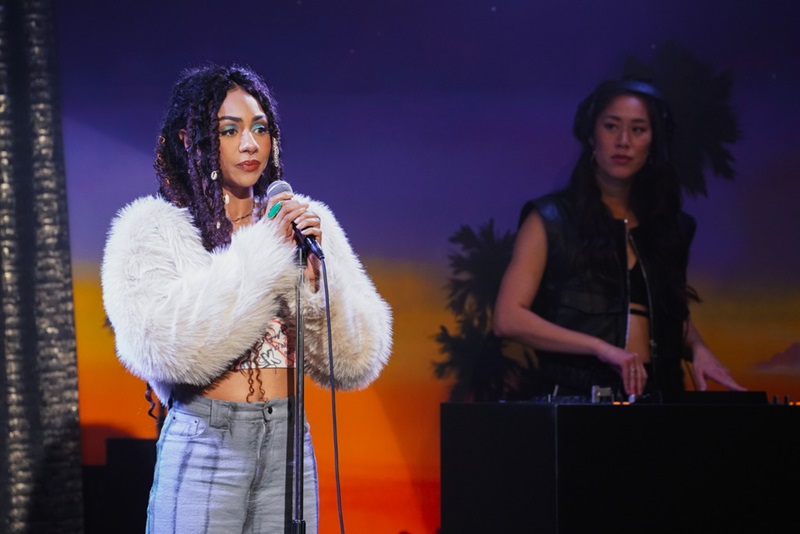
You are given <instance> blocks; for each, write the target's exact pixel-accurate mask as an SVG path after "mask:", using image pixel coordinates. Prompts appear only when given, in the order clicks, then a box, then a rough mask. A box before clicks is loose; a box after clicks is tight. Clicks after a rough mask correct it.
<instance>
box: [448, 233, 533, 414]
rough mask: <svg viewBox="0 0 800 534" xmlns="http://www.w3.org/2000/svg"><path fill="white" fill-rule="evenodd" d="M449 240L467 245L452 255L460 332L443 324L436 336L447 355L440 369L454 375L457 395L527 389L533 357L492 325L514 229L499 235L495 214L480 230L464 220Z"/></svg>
mask: <svg viewBox="0 0 800 534" xmlns="http://www.w3.org/2000/svg"><path fill="white" fill-rule="evenodd" d="M449 242H450V243H453V244H456V245H459V246H460V248H461V252H454V253H451V254H449V256H448V258H449V264H450V268H451V270H452V272H453V277H452V278H450V280H449V281H448V284H447V285H448V288H449V297H448V302H447V308H448V309H449V310H451V311H452V312H453V313H454V314H455V315H456V319H457V324H458V332H457V333H454V334H451V333H450V332H449V331H448V330H447V328H446V327H444V326H442V327H440V330H439V333H438V334H436V336H435V340H436V342H437V343H439V345H440V350H439V352H440V353H441V354H444V355H446V358H445V359H444V360H443V361H440V362H434V373H435V375H436V377H437V378H440V379H444V378H449V377H450V376H453V375H454V377H455V381H454V384H453V386H452V389H451V391H450V400H451V401H465V400H473V401H494V400H499V399H503V398H509V397H516V396H519V395H520V394H521V392H524V391H526V388H525V387H524V384H525V382H526V376H527V374H528V372H529V370H531V369H533V365H532V358H531V357H530V355H529V354H527V353H524V354H523V357H522V360H521V361H520V359H518V358H514V357H513V356H511V355H510V349H511V347H510V345H511V344H510V343H509V342H508V341H506V340H503V339H501V338H499V337H497V336H495V335H494V333H493V332H492V328H491V324H492V309H493V308H494V300H495V298H496V297H497V291H498V289H499V288H500V281H501V279H502V277H503V273H504V272H505V269H506V266H507V265H508V262H509V261H510V259H511V251H512V248H513V246H514V235H513V234H511V233H510V232H506V233H505V234H503V235H502V236H499V237H498V236H496V235H495V230H494V220H489V222H488V223H487V224H486V225H484V226H482V227H480V228H479V229H478V231H477V232H475V231H474V230H473V229H472V228H470V227H469V226H462V227H461V228H459V229H458V231H456V233H455V234H453V235H452V236H451V237H450V239H449Z"/></svg>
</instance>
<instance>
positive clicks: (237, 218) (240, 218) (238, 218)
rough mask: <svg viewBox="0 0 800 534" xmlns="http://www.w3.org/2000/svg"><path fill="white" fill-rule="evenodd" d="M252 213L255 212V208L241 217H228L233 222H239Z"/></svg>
mask: <svg viewBox="0 0 800 534" xmlns="http://www.w3.org/2000/svg"><path fill="white" fill-rule="evenodd" d="M252 214H253V210H250V212H249V213H245V214H244V215H242V216H241V217H236V218H235V219H231V218H230V217H228V220H229V221H230V222H232V223H235V222H239V221H241V220H242V219H246V218H248V217H250V216H251V215H252Z"/></svg>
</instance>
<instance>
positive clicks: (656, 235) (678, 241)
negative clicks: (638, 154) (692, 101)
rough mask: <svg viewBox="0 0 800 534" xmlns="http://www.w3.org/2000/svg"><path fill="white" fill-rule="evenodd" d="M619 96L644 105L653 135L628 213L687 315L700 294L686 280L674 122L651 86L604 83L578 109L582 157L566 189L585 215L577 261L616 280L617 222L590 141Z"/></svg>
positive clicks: (669, 290)
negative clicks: (673, 156)
mask: <svg viewBox="0 0 800 534" xmlns="http://www.w3.org/2000/svg"><path fill="white" fill-rule="evenodd" d="M621 95H633V96H636V97H638V98H640V99H641V100H642V101H643V102H644V104H645V105H646V107H647V110H648V115H649V118H650V124H651V128H652V134H653V137H652V141H651V144H650V153H649V155H648V159H647V162H646V163H645V165H644V166H643V167H642V169H641V170H640V171H639V172H638V173H637V174H636V176H634V177H633V182H632V186H631V191H630V208H631V210H632V211H633V213H634V214H635V215H636V218H637V220H638V221H639V226H640V228H639V231H640V232H641V234H642V242H644V243H647V246H648V250H649V251H650V254H651V255H652V258H653V260H654V263H655V264H656V265H659V268H660V269H662V268H663V270H664V272H665V279H664V280H663V283H664V284H665V286H666V290H667V295H668V301H669V303H671V305H670V306H669V308H670V309H671V310H674V311H675V312H677V313H679V314H681V315H685V314H686V313H687V310H688V300H689V299H692V300H699V298H698V296H697V293H696V291H695V290H694V289H693V288H692V287H691V286H688V285H687V284H686V277H685V274H686V265H687V262H688V245H689V243H688V240H689V239H691V236H690V235H687V233H686V231H685V229H682V228H681V225H680V221H679V216H680V215H679V214H680V213H681V208H682V203H683V202H682V194H681V193H682V192H681V187H680V181H679V180H678V176H677V174H676V172H675V169H674V167H673V165H672V163H671V162H670V158H669V144H670V140H671V137H672V132H673V123H672V117H671V115H670V112H669V108H668V106H667V104H666V102H665V100H664V98H663V97H662V96H661V93H660V92H659V91H658V89H656V88H655V87H654V86H652V85H651V84H649V83H646V82H643V81H639V80H609V81H605V82H603V83H601V84H600V85H598V86H597V87H596V88H595V90H594V91H592V93H591V94H590V95H589V96H588V97H586V98H585V99H584V100H583V101H582V102H581V103H580V105H579V106H578V110H577V113H576V115H575V122H574V124H573V134H574V135H575V137H576V138H577V139H578V141H580V143H581V146H582V151H581V155H580V157H579V158H578V161H577V163H576V165H575V167H574V169H573V171H572V175H571V177H570V182H569V185H568V186H567V193H568V194H569V195H570V196H571V198H572V200H573V202H574V205H575V206H578V207H579V209H580V210H581V216H580V217H578V228H577V231H578V235H579V237H580V240H581V243H582V249H581V250H580V251H578V253H577V256H576V258H575V261H576V262H578V264H579V265H581V266H585V267H586V268H589V269H593V270H594V271H595V272H596V273H597V274H598V275H599V276H601V277H603V278H609V277H611V276H613V274H612V270H613V265H614V254H615V253H616V249H615V248H614V246H613V245H612V242H613V240H612V237H611V236H613V235H614V233H613V232H614V230H613V228H614V221H613V219H612V218H611V217H610V213H609V211H608V208H607V207H606V206H605V204H604V203H603V202H602V199H601V192H600V187H599V186H598V184H597V180H596V178H595V173H596V163H595V161H594V157H593V150H594V147H593V145H592V138H593V136H594V129H595V125H596V123H597V119H598V117H599V116H600V114H601V113H602V112H603V110H605V109H606V107H607V106H608V105H609V104H610V102H611V101H612V100H613V99H614V98H616V97H618V96H621ZM674 305H677V306H674Z"/></svg>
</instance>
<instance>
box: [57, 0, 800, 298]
mask: <svg viewBox="0 0 800 534" xmlns="http://www.w3.org/2000/svg"><path fill="white" fill-rule="evenodd" d="M54 4H55V5H56V8H57V28H58V43H59V56H60V78H61V86H62V107H63V113H64V134H65V150H66V162H67V173H68V174H67V179H68V194H69V203H70V204H69V207H70V222H71V232H72V242H73V256H74V259H75V260H76V261H92V262H96V261H98V260H99V257H100V254H101V250H102V245H103V241H104V235H105V231H106V229H107V227H108V222H109V220H110V218H111V217H112V215H113V214H114V212H115V211H116V210H117V209H118V208H119V207H121V206H122V205H123V204H125V203H127V202H129V201H130V200H132V199H133V198H134V197H136V196H138V195H142V194H147V193H151V192H153V190H154V188H155V181H154V177H153V173H152V170H151V162H152V147H153V143H154V140H155V137H156V130H157V126H158V122H159V119H160V117H161V113H162V109H163V107H164V105H165V103H166V100H167V97H168V95H169V91H170V88H171V85H172V84H173V83H174V81H175V79H176V77H177V74H178V72H179V70H180V69H182V68H184V67H187V66H193V65H196V64H198V63H201V62H203V61H207V60H212V61H218V62H230V61H237V62H241V63H245V64H249V65H250V66H252V67H253V68H255V69H256V70H257V71H259V72H260V73H262V74H263V75H264V76H265V78H266V79H267V81H268V82H269V83H270V85H271V86H272V87H273V89H274V91H275V93H276V96H277V98H278V102H279V112H280V115H281V126H282V129H283V134H284V140H285V142H284V147H283V148H284V149H285V158H284V161H285V164H286V171H287V175H286V178H287V180H288V181H289V182H291V183H292V185H293V187H294V189H295V190H296V191H300V192H303V193H307V194H309V195H311V196H314V197H316V198H319V199H321V200H324V201H326V202H328V203H329V204H330V205H331V207H332V208H333V209H334V211H335V212H336V213H337V215H338V217H339V218H340V219H341V221H342V224H343V226H344V227H345V228H346V229H347V231H348V233H349V235H350V237H351V240H352V242H353V245H354V247H355V248H356V250H357V251H359V252H360V253H361V254H362V255H364V256H368V257H369V256H381V257H385V258H390V259H411V260H417V261H423V262H432V263H437V264H444V263H445V262H446V254H447V251H448V243H447V238H448V237H449V236H450V235H451V234H452V233H453V232H455V231H456V230H457V229H458V227H459V226H460V225H462V224H469V225H471V226H473V227H477V226H478V225H482V224H484V223H485V222H487V221H488V220H489V219H490V218H493V219H495V221H496V223H497V226H498V228H499V229H500V230H502V231H506V230H512V229H513V228H514V225H515V221H516V218H517V214H518V211H519V209H520V207H521V205H522V203H523V202H524V200H526V199H528V198H531V197H533V196H536V195H539V194H542V193H545V192H547V191H550V190H552V189H554V188H555V187H557V186H559V185H561V184H563V182H564V180H565V178H566V175H567V174H568V172H569V170H570V168H571V165H572V163H573V160H574V157H575V155H576V153H577V144H576V142H575V141H574V140H573V139H572V137H571V133H570V125H571V121H572V116H573V113H574V110H575V107H576V105H577V102H578V101H579V100H580V99H581V98H582V97H583V96H585V94H586V93H588V92H589V91H590V90H591V89H592V88H593V87H594V85H595V84H596V83H597V82H598V81H600V80H601V79H604V78H607V77H613V76H617V75H619V74H620V73H621V66H622V62H623V60H624V59H625V58H626V57H627V56H629V55H632V56H635V57H638V58H640V59H642V60H650V59H652V57H653V54H654V53H655V52H656V51H657V50H658V48H659V47H660V46H662V45H663V44H664V43H666V42H668V41H675V42H677V43H679V44H680V45H682V46H684V47H685V48H687V49H689V50H691V51H692V52H693V53H694V54H695V55H696V56H697V57H699V58H700V59H701V60H703V61H705V62H708V63H709V64H711V65H713V66H714V68H715V69H717V70H718V71H720V72H721V71H724V70H729V71H731V72H732V73H733V76H734V80H735V82H734V92H733V97H732V103H733V106H734V108H735V110H736V113H737V114H738V117H739V121H740V127H741V130H742V136H741V140H740V141H739V143H737V144H736V145H735V146H733V147H731V150H732V152H733V154H734V156H735V157H736V164H735V165H736V170H737V177H736V179H735V181H734V182H732V183H731V182H726V181H724V180H722V179H719V178H716V177H714V176H713V175H709V183H708V187H709V197H708V198H699V199H690V200H689V201H688V202H687V210H688V211H690V212H691V213H692V214H694V215H695V216H696V217H697V218H698V222H699V223H700V227H699V230H698V235H697V239H696V241H695V246H694V247H693V251H692V254H693V257H692V261H693V264H692V265H693V267H692V268H693V269H695V270H698V271H702V272H704V273H710V274H712V275H714V276H718V277H721V278H725V277H735V278H740V277H755V278H760V279H775V278H776V277H777V278H780V279H788V280H790V281H793V282H795V283H796V282H797V275H796V274H795V273H797V272H800V251H799V250H798V249H800V247H798V246H797V244H796V243H797V242H798V240H799V239H798V237H800V217H798V215H797V204H798V200H800V185H798V184H800V181H799V180H798V179H797V175H798V174H799V173H798V171H800V157H798V155H797V147H798V146H800V133H798V132H800V129H798V127H797V124H798V123H800V106H798V104H797V102H798V99H797V96H796V95H797V94H800V71H799V69H798V68H797V67H798V65H800V61H798V60H800V52H799V51H800V32H798V28H799V27H800V4H798V3H796V2H784V1H782V0H765V1H762V2H757V3H756V2H739V3H738V4H741V5H737V3H736V2H731V1H730V0H708V1H705V2H696V1H686V0H677V1H676V0H665V1H662V0H656V1H647V2H642V1H636V2H634V1H630V0H614V1H592V0H583V1H578V0H538V1H537V2H529V1H525V0H516V1H498V2H483V1H470V2H463V1H457V0H451V1H440V0H434V1H432V0H425V1H411V2H409V1H400V0H389V1H385V0H382V1H380V2H374V1H372V2H367V1H350V2H323V1H322V0H319V1H316V2H315V1H308V0H304V1H292V2H289V1H280V0H270V1H268V2H259V3H242V4H240V5H238V7H239V8H241V9H237V10H236V12H234V10H233V9H232V7H228V8H226V9H224V10H223V9H221V8H220V7H219V5H220V4H219V3H218V2H210V1H196V2H192V3H191V4H189V3H178V2H159V3H152V2H136V3H134V2H131V3H130V5H129V6H127V7H122V6H120V5H119V4H114V3H111V2H100V1H98V0H87V1H82V2H81V3H80V6H81V7H80V8H77V7H75V5H74V4H70V3H65V2H54ZM190 5H191V7H189V6H190ZM231 5H232V4H231Z"/></svg>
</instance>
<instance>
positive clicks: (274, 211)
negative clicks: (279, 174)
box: [267, 180, 325, 260]
mask: <svg viewBox="0 0 800 534" xmlns="http://www.w3.org/2000/svg"><path fill="white" fill-rule="evenodd" d="M293 193H294V192H293V190H292V186H291V185H289V183H288V182H285V181H283V180H276V181H275V182H272V183H271V184H269V187H267V218H268V219H272V220H274V221H275V222H276V223H277V224H278V225H279V227H280V228H283V229H285V230H286V233H287V234H288V235H292V234H294V239H295V241H297V243H298V244H299V245H300V246H303V247H305V248H306V249H307V250H308V251H309V252H311V253H312V254H314V255H315V256H316V257H317V258H319V259H320V260H322V259H325V255H324V254H323V252H322V248H321V247H320V245H319V242H321V241H322V230H321V228H320V220H319V217H318V216H317V215H316V214H315V213H313V212H311V211H308V204H303V203H301V202H298V201H296V200H294V199H293Z"/></svg>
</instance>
